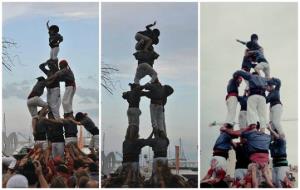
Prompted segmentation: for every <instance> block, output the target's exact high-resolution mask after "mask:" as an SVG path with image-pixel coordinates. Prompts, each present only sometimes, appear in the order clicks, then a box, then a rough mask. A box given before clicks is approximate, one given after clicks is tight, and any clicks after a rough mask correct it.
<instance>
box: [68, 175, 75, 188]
mask: <svg viewBox="0 0 300 190" xmlns="http://www.w3.org/2000/svg"><path fill="white" fill-rule="evenodd" d="M67 185H68V187H69V188H75V187H76V178H75V176H71V177H69V178H68V181H67Z"/></svg>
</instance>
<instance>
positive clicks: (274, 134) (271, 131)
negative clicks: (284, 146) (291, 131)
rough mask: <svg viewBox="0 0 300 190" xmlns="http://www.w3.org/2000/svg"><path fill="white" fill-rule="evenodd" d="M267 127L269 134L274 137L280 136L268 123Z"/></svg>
mask: <svg viewBox="0 0 300 190" xmlns="http://www.w3.org/2000/svg"><path fill="white" fill-rule="evenodd" d="M267 129H268V130H269V131H270V133H271V135H273V136H274V137H275V138H276V139H279V138H280V136H279V134H278V133H276V132H275V131H274V130H273V129H272V127H271V126H270V125H268V127H267Z"/></svg>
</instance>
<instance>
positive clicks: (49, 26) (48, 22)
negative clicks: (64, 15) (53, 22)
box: [46, 20, 50, 30]
mask: <svg viewBox="0 0 300 190" xmlns="http://www.w3.org/2000/svg"><path fill="white" fill-rule="evenodd" d="M46 25H47V29H48V30H49V28H50V26H49V20H48V21H47V24H46Z"/></svg>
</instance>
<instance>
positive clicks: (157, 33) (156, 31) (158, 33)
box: [152, 28, 160, 37]
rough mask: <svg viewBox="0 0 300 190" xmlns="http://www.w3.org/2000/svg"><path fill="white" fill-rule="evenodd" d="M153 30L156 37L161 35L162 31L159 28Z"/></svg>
mask: <svg viewBox="0 0 300 190" xmlns="http://www.w3.org/2000/svg"><path fill="white" fill-rule="evenodd" d="M152 32H153V34H154V35H155V36H156V37H158V36H159V35H160V31H159V30H158V29H157V28H155V29H153V30H152Z"/></svg>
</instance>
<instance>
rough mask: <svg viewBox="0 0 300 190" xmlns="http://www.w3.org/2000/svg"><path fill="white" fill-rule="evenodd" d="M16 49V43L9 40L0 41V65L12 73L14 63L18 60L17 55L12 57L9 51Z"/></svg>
mask: <svg viewBox="0 0 300 190" xmlns="http://www.w3.org/2000/svg"><path fill="white" fill-rule="evenodd" d="M15 48H17V43H16V42H15V41H13V40H11V39H7V38H3V39H2V65H3V66H4V67H5V68H6V69H7V70H8V71H12V68H13V67H14V66H15V64H14V62H15V61H16V59H17V60H18V58H19V57H18V55H14V54H13V53H12V52H11V50H12V49H15Z"/></svg>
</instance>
